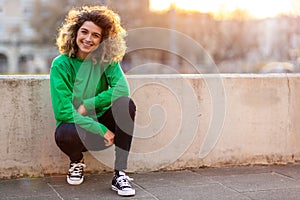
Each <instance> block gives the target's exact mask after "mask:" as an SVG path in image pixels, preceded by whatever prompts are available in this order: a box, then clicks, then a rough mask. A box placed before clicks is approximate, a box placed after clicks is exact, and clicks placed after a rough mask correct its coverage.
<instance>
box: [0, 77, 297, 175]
mask: <svg viewBox="0 0 300 200" xmlns="http://www.w3.org/2000/svg"><path fill="white" fill-rule="evenodd" d="M128 80H129V83H130V87H131V93H132V97H133V99H134V100H135V102H136V104H137V108H138V111H137V125H136V129H135V137H134V141H133V144H132V154H131V155H130V159H129V171H154V170H159V169H166V170H173V169H181V168H187V167H188V168H190V167H200V166H224V165H249V164H275V163H289V162H297V161H299V159H300V123H299V121H300V112H299V110H300V75H299V74H264V75H253V74H222V75H217V74H215V75H151V76H150V75H149V76H148V75H144V76H137V75H136V76H134V75H131V76H128ZM0 92H1V97H0V98H1V102H2V103H1V112H2V114H1V116H0V121H1V124H0V150H1V152H2V162H1V163H0V177H1V178H8V177H16V176H43V175H45V174H64V173H66V170H67V168H68V164H69V161H68V158H67V157H66V156H65V155H64V154H63V153H62V152H60V150H59V149H58V147H57V146H56V144H55V142H54V130H55V121H54V117H53V113H52V108H51V100H50V94H49V76H47V75H45V76H0ZM85 157H86V163H87V166H88V167H87V171H88V172H91V173H97V172H103V171H111V170H112V163H113V159H114V158H113V157H114V150H113V148H110V149H108V150H105V151H103V152H89V153H86V154H85Z"/></svg>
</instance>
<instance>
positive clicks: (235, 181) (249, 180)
mask: <svg viewBox="0 0 300 200" xmlns="http://www.w3.org/2000/svg"><path fill="white" fill-rule="evenodd" d="M211 179H213V180H215V181H217V182H220V183H221V184H223V185H225V186H227V187H229V188H232V189H234V190H236V191H238V192H251V191H261V190H272V189H285V188H299V189H300V182H299V181H296V180H294V179H291V178H288V177H285V176H282V175H280V174H277V173H262V174H242V175H229V176H213V177H211Z"/></svg>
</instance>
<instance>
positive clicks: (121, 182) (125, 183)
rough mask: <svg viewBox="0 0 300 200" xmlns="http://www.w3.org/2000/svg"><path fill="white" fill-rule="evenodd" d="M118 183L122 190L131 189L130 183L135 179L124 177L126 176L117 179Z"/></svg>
mask: <svg viewBox="0 0 300 200" xmlns="http://www.w3.org/2000/svg"><path fill="white" fill-rule="evenodd" d="M117 181H118V183H119V185H120V186H121V187H122V188H123V187H131V185H130V183H129V182H131V181H133V178H130V177H129V176H126V175H124V176H119V177H118V178H117Z"/></svg>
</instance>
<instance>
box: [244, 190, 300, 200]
mask: <svg viewBox="0 0 300 200" xmlns="http://www.w3.org/2000/svg"><path fill="white" fill-rule="evenodd" d="M244 194H245V195H247V196H248V197H250V198H251V199H253V200H262V199H263V200H299V199H300V189H299V188H297V189H282V190H267V191H256V192H247V193H244Z"/></svg>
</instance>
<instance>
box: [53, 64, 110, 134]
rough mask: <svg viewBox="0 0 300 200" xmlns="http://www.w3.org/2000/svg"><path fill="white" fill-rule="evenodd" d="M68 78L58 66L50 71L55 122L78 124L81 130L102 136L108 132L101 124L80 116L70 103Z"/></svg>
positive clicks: (71, 86) (70, 89)
mask: <svg viewBox="0 0 300 200" xmlns="http://www.w3.org/2000/svg"><path fill="white" fill-rule="evenodd" d="M69 79H70V77H68V74H67V73H66V72H65V71H64V70H63V68H62V67H60V66H55V65H54V66H52V67H51V70H50V91H51V100H52V107H53V111H54V115H55V118H56V120H57V121H60V122H66V123H75V124H78V125H79V126H80V127H81V128H83V129H85V130H87V131H89V132H92V133H95V134H100V135H102V136H103V135H104V134H105V133H106V131H107V130H108V129H107V128H106V127H105V126H104V125H103V124H101V123H99V122H97V121H95V120H94V119H93V118H91V117H88V116H82V115H80V114H79V113H78V112H77V110H76V108H74V106H73V103H72V98H73V92H72V90H73V89H72V88H73V85H72V84H71V83H70V80H69Z"/></svg>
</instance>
